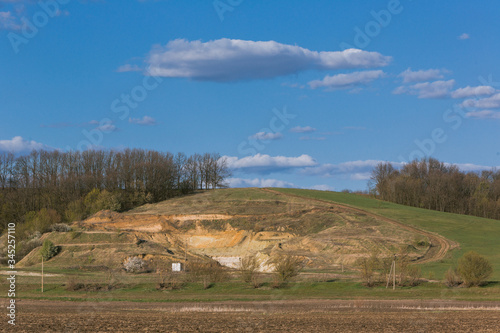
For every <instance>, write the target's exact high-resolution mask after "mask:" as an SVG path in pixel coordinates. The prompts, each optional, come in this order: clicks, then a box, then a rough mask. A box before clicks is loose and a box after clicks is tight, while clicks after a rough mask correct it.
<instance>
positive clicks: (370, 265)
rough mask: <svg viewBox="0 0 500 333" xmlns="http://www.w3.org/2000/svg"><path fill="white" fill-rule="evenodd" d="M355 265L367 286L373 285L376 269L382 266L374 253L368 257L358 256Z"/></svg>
mask: <svg viewBox="0 0 500 333" xmlns="http://www.w3.org/2000/svg"><path fill="white" fill-rule="evenodd" d="M356 264H357V266H358V267H359V269H360V272H361V279H362V280H363V282H364V284H365V285H366V286H368V287H373V286H374V285H375V284H376V282H377V280H376V273H375V272H376V270H378V269H380V268H381V267H382V264H381V262H380V260H379V259H378V257H377V254H376V253H372V254H371V256H370V257H369V258H360V259H358V260H357V261H356Z"/></svg>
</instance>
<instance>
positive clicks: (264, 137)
mask: <svg viewBox="0 0 500 333" xmlns="http://www.w3.org/2000/svg"><path fill="white" fill-rule="evenodd" d="M282 137H283V134H281V133H280V132H277V133H272V132H258V133H255V134H254V135H252V136H250V137H249V139H254V140H260V141H269V140H278V139H281V138H282Z"/></svg>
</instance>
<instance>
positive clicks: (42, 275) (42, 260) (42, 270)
mask: <svg viewBox="0 0 500 333" xmlns="http://www.w3.org/2000/svg"><path fill="white" fill-rule="evenodd" d="M42 293H43V255H42Z"/></svg>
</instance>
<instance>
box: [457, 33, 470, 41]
mask: <svg viewBox="0 0 500 333" xmlns="http://www.w3.org/2000/svg"><path fill="white" fill-rule="evenodd" d="M469 38H470V35H469V34H467V33H465V32H464V33H463V34H461V35H460V36H458V39H461V40H464V39H469Z"/></svg>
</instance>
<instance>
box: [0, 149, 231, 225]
mask: <svg viewBox="0 0 500 333" xmlns="http://www.w3.org/2000/svg"><path fill="white" fill-rule="evenodd" d="M229 175H230V172H229V169H228V167H227V164H226V161H225V159H223V158H221V156H220V155H219V154H217V153H205V154H194V155H191V156H187V155H185V154H184V153H178V154H172V153H169V152H158V151H153V150H144V149H126V150H124V151H101V150H87V151H83V152H80V151H72V152H61V151H46V150H34V151H32V152H31V153H30V154H28V155H23V156H15V155H14V154H12V153H1V154H0V232H2V231H3V230H4V229H5V228H6V225H7V224H8V223H9V222H21V223H25V222H30V221H35V222H33V223H34V224H36V223H38V224H40V223H41V222H40V220H43V221H45V222H44V223H42V224H47V223H49V224H50V223H57V222H59V221H68V222H71V221H73V220H75V219H81V218H84V217H86V216H88V215H89V214H92V213H94V212H95V211H97V210H99V209H113V210H116V211H123V210H128V209H131V208H133V207H135V206H138V205H142V204H144V203H153V202H158V201H162V200H165V199H168V198H171V197H174V196H178V195H185V194H188V193H192V192H194V191H196V190H198V189H215V188H220V187H225V179H226V178H227V177H228V176H229ZM36 221H38V222H36ZM35 229H40V228H35ZM38 231H40V232H43V230H38Z"/></svg>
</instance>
